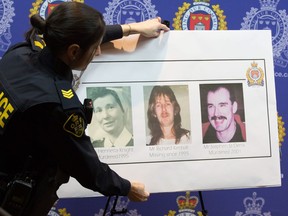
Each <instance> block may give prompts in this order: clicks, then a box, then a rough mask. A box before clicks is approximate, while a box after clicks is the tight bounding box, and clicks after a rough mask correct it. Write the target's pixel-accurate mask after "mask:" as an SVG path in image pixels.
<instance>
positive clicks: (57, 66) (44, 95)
mask: <svg viewBox="0 0 288 216" xmlns="http://www.w3.org/2000/svg"><path fill="white" fill-rule="evenodd" d="M160 21H161V20H160V18H156V19H153V20H148V21H144V22H142V23H133V24H129V25H122V26H120V25H114V26H107V27H106V29H105V24H104V21H103V17H102V15H101V14H100V13H99V12H98V11H96V10H95V9H93V8H91V7H89V6H87V5H85V4H81V3H77V2H66V3H61V4H60V5H59V6H57V7H56V8H55V9H54V10H53V11H52V13H51V14H50V15H49V16H48V18H47V19H46V21H45V20H43V19H42V18H41V17H40V16H39V15H34V16H33V17H31V24H32V26H33V28H32V29H31V31H29V32H28V34H27V35H26V39H27V42H25V43H19V44H17V45H15V46H13V47H12V48H10V49H9V50H8V51H7V53H6V54H5V55H4V56H3V58H2V60H1V61H0V140H1V141H0V176H2V177H0V190H1V185H2V190H3V191H4V193H3V194H4V195H3V194H2V201H1V200H0V202H2V207H3V208H4V209H6V210H7V211H8V212H9V213H11V214H12V215H25V216H26V215H29V216H34V215H37V216H41V215H47V213H48V211H49V209H50V208H51V207H52V205H53V203H54V202H55V201H56V199H57V195H56V191H57V189H58V187H59V186H60V185H61V184H62V183H64V182H67V181H68V178H69V176H73V177H75V178H76V179H77V180H78V181H79V182H80V183H81V184H82V185H83V186H84V187H86V188H89V189H91V190H94V191H99V192H100V193H102V194H104V195H123V196H126V195H127V196H128V198H129V199H130V200H132V201H145V200H147V198H148V196H149V193H148V192H147V191H146V190H145V188H144V185H143V184H142V183H138V182H130V181H128V180H126V179H123V178H121V177H120V176H119V175H117V174H116V173H115V172H114V171H113V170H111V169H110V168H109V166H108V165H107V164H104V163H101V162H100V161H99V158H98V156H97V154H96V153H95V150H94V149H93V147H92V144H91V142H90V138H89V137H88V136H86V135H85V128H86V124H87V119H86V118H85V112H84V109H83V106H82V104H81V103H80V102H79V100H78V98H77V96H76V95H75V92H74V91H73V89H72V86H71V83H72V79H73V78H72V77H73V75H72V71H71V70H72V69H76V70H85V68H86V67H87V65H88V64H89V63H90V61H91V60H92V58H93V57H94V56H95V55H97V54H99V53H100V48H99V45H100V44H101V43H102V42H105V41H109V40H112V39H117V38H120V37H122V36H123V35H128V34H131V33H140V34H141V35H144V36H146V37H157V36H158V35H159V29H163V30H164V31H168V30H169V28H168V27H166V26H165V25H163V24H161V23H160ZM35 32H36V33H40V34H43V37H44V41H45V43H46V47H45V48H44V49H43V50H41V51H39V50H37V47H36V46H34V45H35V44H34V42H32V43H31V41H29V38H33V37H34V36H35ZM36 45H37V43H36ZM5 181H6V183H7V182H8V183H9V185H8V187H7V188H6V190H5V186H6V185H5ZM3 182H4V184H3ZM3 185H4V186H3ZM3 191H2V192H3ZM0 196H1V195H0ZM0 198H1V197H0ZM15 198H16V199H15Z"/></svg>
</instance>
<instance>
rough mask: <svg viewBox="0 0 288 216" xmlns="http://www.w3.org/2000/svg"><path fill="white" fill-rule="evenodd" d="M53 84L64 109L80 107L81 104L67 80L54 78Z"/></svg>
mask: <svg viewBox="0 0 288 216" xmlns="http://www.w3.org/2000/svg"><path fill="white" fill-rule="evenodd" d="M55 85H56V88H57V91H58V95H59V98H60V100H61V103H62V107H63V109H64V110H68V109H73V108H77V107H78V108H79V107H80V106H81V107H82V104H81V103H80V101H79V99H78V97H77V95H76V93H75V92H74V90H73V89H72V87H71V84H70V83H69V82H68V81H65V80H56V81H55Z"/></svg>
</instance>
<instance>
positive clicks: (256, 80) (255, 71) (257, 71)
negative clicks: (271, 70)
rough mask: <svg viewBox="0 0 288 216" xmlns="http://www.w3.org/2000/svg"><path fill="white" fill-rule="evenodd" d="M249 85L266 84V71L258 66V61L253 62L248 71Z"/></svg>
mask: <svg viewBox="0 0 288 216" xmlns="http://www.w3.org/2000/svg"><path fill="white" fill-rule="evenodd" d="M246 77H247V83H248V86H249V87H250V86H264V80H263V79H264V72H263V70H262V68H261V67H258V64H257V63H256V62H253V63H251V67H249V68H248V70H247V72H246Z"/></svg>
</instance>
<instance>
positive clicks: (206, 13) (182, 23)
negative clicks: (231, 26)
mask: <svg viewBox="0 0 288 216" xmlns="http://www.w3.org/2000/svg"><path fill="white" fill-rule="evenodd" d="M178 9H179V10H178V12H176V13H175V15H176V16H175V18H174V19H173V24H172V26H173V27H174V29H175V30H226V29H227V22H226V21H225V18H226V16H225V15H224V11H223V10H221V9H220V6H219V4H217V5H210V0H194V2H193V4H192V5H191V4H190V3H187V2H184V3H183V5H182V7H179V8H178Z"/></svg>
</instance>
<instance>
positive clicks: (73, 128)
mask: <svg viewBox="0 0 288 216" xmlns="http://www.w3.org/2000/svg"><path fill="white" fill-rule="evenodd" d="M63 129H64V130H65V131H66V132H68V133H70V134H72V135H74V136H76V137H81V136H82V135H83V134H84V130H85V127H84V119H83V118H82V117H81V116H79V115H77V114H72V115H70V117H69V118H68V119H67V121H66V122H65V123H64V125H63Z"/></svg>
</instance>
